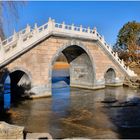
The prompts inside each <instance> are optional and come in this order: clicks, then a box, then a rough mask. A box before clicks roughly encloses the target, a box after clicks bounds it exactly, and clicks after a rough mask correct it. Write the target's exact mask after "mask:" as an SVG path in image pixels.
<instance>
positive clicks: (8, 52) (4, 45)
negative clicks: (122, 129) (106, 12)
mask: <svg viewBox="0 0 140 140" xmlns="http://www.w3.org/2000/svg"><path fill="white" fill-rule="evenodd" d="M51 33H60V34H64V35H73V36H75V37H77V36H79V37H83V38H84V37H85V38H90V39H92V40H98V41H99V42H101V44H102V46H103V48H104V49H105V50H106V51H107V52H108V53H109V54H110V55H111V56H112V58H113V59H114V60H115V61H116V62H117V63H118V65H119V66H120V67H121V68H122V69H123V70H124V71H125V72H126V73H127V74H128V75H129V76H136V74H135V73H134V72H133V71H131V70H130V69H129V68H128V67H126V66H125V65H124V62H123V60H120V58H119V57H118V54H117V53H115V52H113V50H112V48H111V46H110V45H108V44H107V43H106V41H105V39H104V37H103V36H101V35H100V34H99V33H98V32H97V29H96V28H94V29H90V28H89V27H88V28H83V27H82V25H80V27H77V26H74V24H72V25H66V24H65V22H63V23H62V24H60V23H56V22H55V20H53V19H51V18H49V20H48V22H47V23H45V24H44V25H42V26H40V27H38V26H37V24H35V25H34V28H33V29H32V28H31V27H30V26H29V25H27V27H26V28H25V29H23V30H21V31H19V32H17V33H16V32H14V34H13V35H12V36H10V37H9V38H7V39H5V40H3V41H1V40H0V64H2V63H3V62H4V61H6V60H7V59H10V58H11V57H13V56H15V55H16V54H18V53H19V52H20V51H22V50H23V49H26V48H28V46H30V45H31V44H34V42H37V40H39V39H40V38H43V37H44V36H46V35H49V34H51Z"/></svg>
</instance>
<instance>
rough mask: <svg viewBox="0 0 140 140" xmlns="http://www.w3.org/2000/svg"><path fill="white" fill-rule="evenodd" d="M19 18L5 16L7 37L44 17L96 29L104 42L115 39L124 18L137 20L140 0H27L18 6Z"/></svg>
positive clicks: (138, 19)
mask: <svg viewBox="0 0 140 140" xmlns="http://www.w3.org/2000/svg"><path fill="white" fill-rule="evenodd" d="M18 12H19V19H18V20H16V22H14V21H13V18H12V17H9V18H8V24H7V23H5V26H4V29H5V33H6V35H7V36H9V35H11V34H12V33H13V31H14V29H15V30H16V31H19V30H21V29H23V28H25V27H26V25H27V24H29V25H31V26H32V27H33V26H34V23H37V24H38V25H39V26H40V25H43V24H45V23H46V22H47V21H48V18H49V17H51V18H53V19H55V21H56V22H58V23H62V22H63V21H65V23H66V24H75V25H76V26H80V25H82V26H83V27H90V28H94V27H96V28H97V31H98V32H99V33H100V34H101V35H103V36H104V38H105V40H106V41H107V43H108V44H111V45H113V44H114V43H115V42H116V39H117V34H118V32H119V30H120V29H121V28H122V26H123V25H124V24H125V23H127V22H128V21H137V22H140V2H139V1H136V2H132V1H131V2H130V1H129V2H127V1H124V2H122V1H117V2H115V1H112V2H111V1H108V2H105V1H98V2H97V1H88V2H86V1H81V2H80V1H77V2H76V1H71V2H68V1H61V2H58V1H52V2H49V1H42V2H41V1H35V2H33V1H27V2H26V3H25V5H24V6H22V7H20V8H19V10H18Z"/></svg>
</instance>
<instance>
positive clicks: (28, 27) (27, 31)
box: [26, 24, 31, 33]
mask: <svg viewBox="0 0 140 140" xmlns="http://www.w3.org/2000/svg"><path fill="white" fill-rule="evenodd" d="M30 31H31V27H30V25H29V24H27V26H26V33H30Z"/></svg>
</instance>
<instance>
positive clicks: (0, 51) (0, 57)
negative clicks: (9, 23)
mask: <svg viewBox="0 0 140 140" xmlns="http://www.w3.org/2000/svg"><path fill="white" fill-rule="evenodd" d="M4 56H5V50H4V46H3V44H2V39H1V37H0V61H3V59H4Z"/></svg>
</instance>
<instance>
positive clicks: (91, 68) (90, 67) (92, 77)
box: [49, 40, 96, 88]
mask: <svg viewBox="0 0 140 140" xmlns="http://www.w3.org/2000/svg"><path fill="white" fill-rule="evenodd" d="M72 49H73V50H74V51H75V52H73V53H75V54H74V55H73V58H70V57H71V56H69V55H70V54H69V53H70V52H71V51H70V50H72ZM76 51H77V52H78V53H77V54H76ZM61 53H63V54H64V55H65V57H66V58H67V60H68V63H70V77H71V78H70V79H71V86H76V87H83V88H92V87H93V86H94V83H95V81H96V71H95V70H96V69H95V63H94V60H93V58H92V55H91V53H90V51H89V49H88V48H87V47H86V46H85V45H84V44H83V43H81V42H80V41H75V40H72V41H69V42H67V43H65V44H64V45H62V46H60V47H58V49H57V50H56V52H55V54H54V55H53V57H52V58H51V61H50V66H49V67H50V68H49V81H50V87H51V80H52V69H53V64H54V63H55V61H56V60H57V58H58V57H59V55H60V54H61ZM76 59H77V60H76ZM85 60H86V62H85ZM78 61H83V64H82V65H83V66H82V65H80V63H79V64H78V65H77V64H76V63H78ZM82 67H85V68H87V69H82ZM74 69H79V71H84V74H87V77H86V78H89V79H88V80H89V81H85V83H84V82H83V83H79V84H76V83H74V80H72V77H73V78H74V76H75V75H74ZM77 74H78V73H77ZM79 76H80V75H79ZM77 80H78V79H77ZM76 82H78V81H76ZM80 84H81V85H80Z"/></svg>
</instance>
